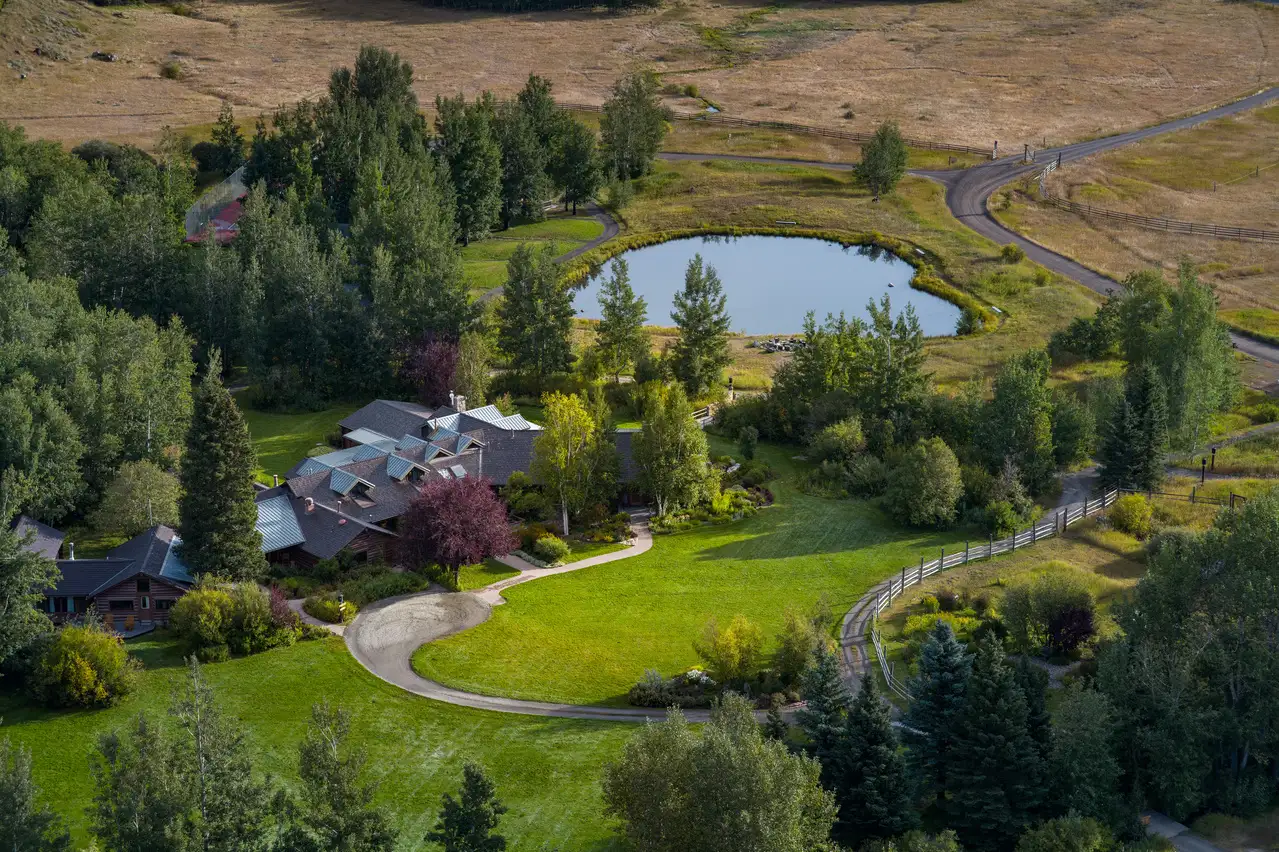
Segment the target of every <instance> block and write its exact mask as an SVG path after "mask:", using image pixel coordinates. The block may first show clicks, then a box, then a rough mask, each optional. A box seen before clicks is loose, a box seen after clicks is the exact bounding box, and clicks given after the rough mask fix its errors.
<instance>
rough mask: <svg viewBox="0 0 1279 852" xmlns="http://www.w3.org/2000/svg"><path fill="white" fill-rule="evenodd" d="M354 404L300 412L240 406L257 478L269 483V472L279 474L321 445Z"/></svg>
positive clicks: (353, 407)
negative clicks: (263, 409) (253, 453)
mask: <svg viewBox="0 0 1279 852" xmlns="http://www.w3.org/2000/svg"><path fill="white" fill-rule="evenodd" d="M357 408H359V406H357V405H338V406H335V407H333V408H328V409H325V410H324V411H309V412H305V413H302V414H276V413H273V412H266V411H255V410H253V409H251V408H241V411H242V412H243V414H244V422H245V423H246V424H247V425H248V427H249V434H250V435H252V436H253V449H254V450H256V451H257V454H258V470H257V477H258V479H259V480H261V481H262V482H266V483H269V482H271V474H273V473H278V474H280V475H281V476H283V475H284V474H285V472H287V471H288V470H289V468H291V467H293V465H295V464H297V463H298V461H300V460H301V459H303V458H306V454H307V452H308V451H309V450H311V449H312V448H313V447H315V446H316V445H323V444H324V436H325V435H329V434H331V433H333V432H336V431H337V429H338V421H339V420H341V419H342V418H343V417H346V416H347V415H348V414H350V413H351V412H353V411H355V410H356V409H357Z"/></svg>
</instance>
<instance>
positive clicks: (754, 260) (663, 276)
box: [573, 236, 960, 337]
mask: <svg viewBox="0 0 1279 852" xmlns="http://www.w3.org/2000/svg"><path fill="white" fill-rule="evenodd" d="M698 253H700V254H701V255H702V259H703V260H704V261H705V262H706V264H707V265H709V266H713V267H715V270H716V272H718V273H719V279H720V281H722V282H723V284H724V293H725V294H726V295H727V296H728V315H729V316H730V317H732V318H733V322H732V326H731V328H732V329H733V331H740V332H744V333H745V334H749V335H761V334H794V333H796V332H799V331H802V330H803V327H804V315H805V314H806V313H808V312H809V311H813V312H815V313H816V314H817V319H818V321H819V322H820V321H822V320H823V319H825V318H826V315H827V314H838V313H839V312H840V311H843V312H844V314H845V315H846V316H847V317H849V318H850V319H851V318H852V317H861V318H863V319H866V318H867V317H868V315H867V313H866V303H867V302H868V301H870V300H872V299H873V300H875V301H876V302H878V301H879V300H880V299H881V298H882V297H883V296H885V295H887V296H889V297H890V299H891V301H892V307H893V316H894V317H896V316H897V315H899V314H900V313H901V312H902V311H904V310H905V309H906V305H907V304H911V305H914V306H915V313H916V315H917V316H918V317H919V324H920V326H922V328H923V331H924V334H926V335H928V336H930V337H931V336H938V335H947V334H954V333H955V324H956V323H957V322H958V321H959V314H960V310H959V308H958V307H957V306H955V305H953V304H951V303H950V302H947V301H946V300H945V299H941V298H938V297H937V296H934V295H932V294H931V293H925V292H923V291H922V290H915V289H913V288H911V287H910V285H909V282H910V279H911V276H913V275H914V272H915V270H914V269H913V268H912V267H911V265H910V264H908V263H906V262H905V261H903V260H901V259H899V258H897V257H895V256H894V255H892V254H891V253H889V252H885V251H882V250H880V249H876V248H873V247H871V246H853V247H849V248H845V247H844V246H841V245H840V244H839V243H833V242H829V241H827V240H818V239H812V238H808V237H768V236H751V237H692V238H686V239H680V240H671V241H670V242H666V243H660V244H658V245H654V246H646V247H644V248H639V249H632V250H631V251H628V252H625V253H623V254H622V255H621V257H622V258H624V259H625V260H626V262H627V264H628V265H629V267H630V275H631V286H632V287H633V288H634V289H635V293H636V294H637V295H640V296H643V297H644V299H645V300H646V301H647V302H648V322H649V324H650V325H672V321H671V318H670V313H671V308H672V299H673V298H674V296H675V293H676V292H677V291H679V290H682V289H683V287H684V271H685V269H686V267H687V266H688V262H689V261H690V260H692V258H693V255H694V254H698ZM608 275H609V272H608V264H605V267H604V270H603V271H602V272H600V273H599V274H597V275H595V276H593V277H592V278H591V279H590V280H589V281H588V282H587V283H586V285H585V286H584V287H581V288H580V289H578V290H577V292H576V293H575V294H574V297H573V304H574V306H575V307H576V309H577V313H578V316H581V317H585V318H587V319H598V318H599V316H600V306H599V288H600V285H601V284H602V283H603V281H604V279H605V278H607V277H608Z"/></svg>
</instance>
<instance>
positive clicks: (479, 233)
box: [435, 94, 502, 245]
mask: <svg viewBox="0 0 1279 852" xmlns="http://www.w3.org/2000/svg"><path fill="white" fill-rule="evenodd" d="M435 111H436V119H435V132H436V133H438V134H439V136H440V139H441V140H442V142H443V147H442V149H441V153H442V155H443V157H444V161H445V162H446V163H448V167H449V175H450V176H451V177H452V179H453V188H454V190H455V191H456V193H457V196H456V198H457V227H458V232H459V234H460V235H461V237H462V244H463V245H469V244H470V242H471V240H478V239H481V238H483V237H484V236H485V235H486V234H487V233H488V232H489V230H490V229H491V228H492V227H493V225H494V224H496V222H497V219H498V214H499V213H500V212H501V209H502V149H501V147H500V146H499V145H498V141H497V135H496V133H495V132H494V130H493V118H494V116H493V105H492V103H491V102H487V101H476V102H475V103H473V104H468V103H466V99H465V98H464V97H462V95H460V94H459V95H458V96H457V97H456V98H439V97H437V98H436V99H435Z"/></svg>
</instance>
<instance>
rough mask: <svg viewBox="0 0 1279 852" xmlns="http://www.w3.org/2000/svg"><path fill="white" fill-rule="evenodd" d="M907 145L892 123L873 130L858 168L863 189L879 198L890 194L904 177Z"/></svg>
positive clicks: (888, 122) (863, 150)
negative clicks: (873, 135)
mask: <svg viewBox="0 0 1279 852" xmlns="http://www.w3.org/2000/svg"><path fill="white" fill-rule="evenodd" d="M907 153H908V152H907V151H906V143H905V142H904V141H903V140H902V134H901V131H900V130H898V129H897V124H896V123H895V122H891V121H886V122H884V123H883V124H881V125H880V126H879V127H878V128H876V130H875V138H874V139H872V140H871V141H870V142H868V143H866V146H865V147H864V148H862V161H861V163H859V164H858V166H857V176H858V177H860V178H861V179H862V182H863V183H865V184H866V187H867V188H868V189H869V190H870V191H871V192H873V193H875V200H876V201H878V200H879V197H880V195H882V194H884V193H887V192H892V191H893V188H894V187H896V186H897V182H898V181H900V180H901V179H902V175H904V174H906V158H907Z"/></svg>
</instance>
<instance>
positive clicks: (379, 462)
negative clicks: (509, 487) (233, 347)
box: [256, 398, 629, 566]
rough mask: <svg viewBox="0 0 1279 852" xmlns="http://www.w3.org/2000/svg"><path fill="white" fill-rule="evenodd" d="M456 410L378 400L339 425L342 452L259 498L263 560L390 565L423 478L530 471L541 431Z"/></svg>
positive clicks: (516, 418)
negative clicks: (346, 558) (346, 559)
mask: <svg viewBox="0 0 1279 852" xmlns="http://www.w3.org/2000/svg"><path fill="white" fill-rule="evenodd" d="M456 403H457V407H456V408H454V407H450V406H445V407H441V408H436V409H431V408H427V407H426V406H422V405H417V404H416V403H411V402H395V401H391V400H384V399H379V400H376V401H374V402H371V403H369V404H368V405H366V406H364V407H363V408H361V409H360V410H359V411H356V412H355V413H354V414H352V415H351V416H349V417H347V418H345V419H344V420H342V421H340V422H339V424H338V425H339V426H340V427H341V430H342V447H341V449H337V450H334V451H332V452H329V453H325V454H323V455H319V456H313V457H311V458H306V459H303V460H302V461H300V462H298V463H297V464H296V465H294V467H293V469H292V470H290V471H289V472H288V473H287V474H285V481H284V483H283V484H280V483H278V482H277V484H276V485H275V486H273V487H272V488H268V489H265V490H263V491H260V492H259V493H258V494H257V496H256V499H257V504H258V525H257V526H258V531H259V532H260V533H261V534H262V549H263V550H264V551H265V552H266V554H267V557H268V559H269V560H270V561H271V562H277V563H285V564H296V565H301V566H310V565H312V564H314V563H315V562H316V561H317V560H320V559H329V558H332V557H334V556H336V555H337V554H338V552H339V551H341V550H343V549H348V550H350V551H352V552H353V553H355V554H356V557H357V558H359V559H378V558H381V559H387V560H392V559H394V558H395V545H396V539H397V538H398V535H397V533H396V523H397V521H398V519H399V517H400V515H402V514H404V512H405V511H406V510H407V509H408V507H409V504H410V503H411V502H412V500H413V497H414V496H415V495H416V494H417V492H418V489H419V488H420V487H421V483H422V482H423V480H424V479H426V478H428V477H437V476H438V477H441V478H443V479H461V478H464V477H468V476H473V477H482V478H484V479H487V480H488V481H490V482H492V483H494V484H496V485H503V484H505V483H506V481H507V479H509V478H510V476H511V474H512V473H514V472H515V471H517V470H519V471H526V472H527V471H528V470H529V467H530V465H531V463H532V459H533V439H534V438H535V437H536V436H537V433H538V432H540V431H541V427H540V426H538V425H536V424H534V423H530V422H529V421H527V420H525V419H524V418H523V417H522V416H520V415H518V414H515V415H504V414H502V412H501V411H499V410H498V409H497V408H496V407H495V406H492V405H486V406H484V407H482V408H476V409H473V410H465V402H464V401H463V400H461V399H460V398H458V399H457V400H456ZM459 409H462V410H459ZM628 447H629V442H628Z"/></svg>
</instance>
